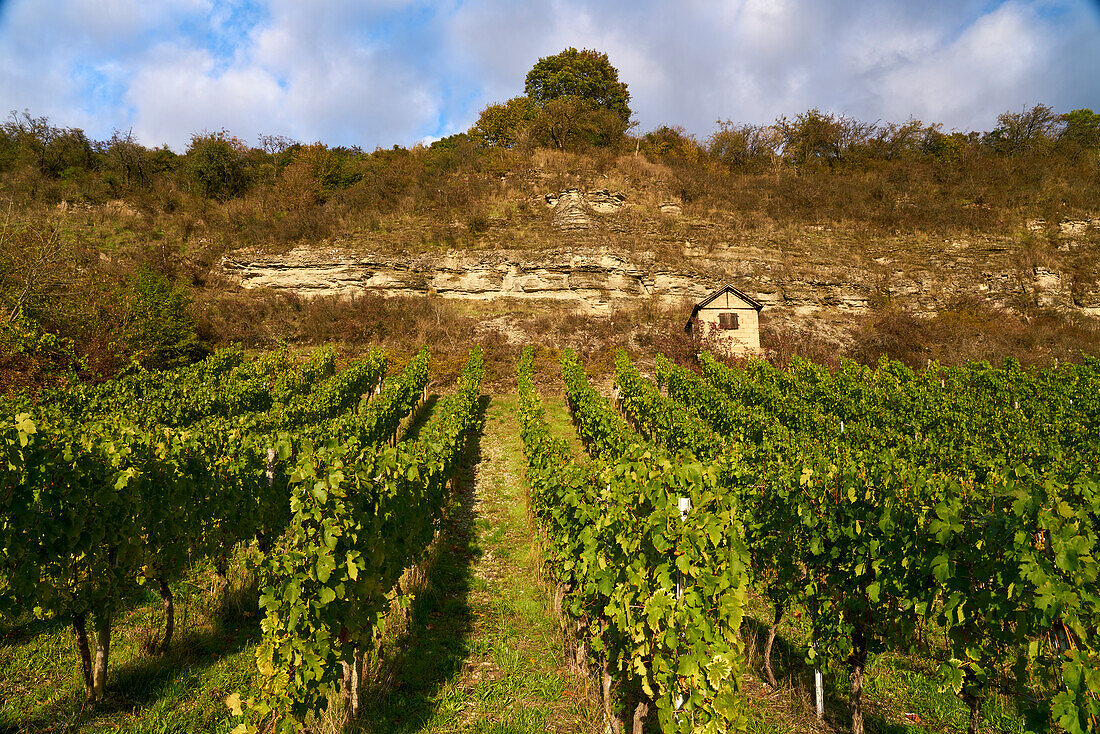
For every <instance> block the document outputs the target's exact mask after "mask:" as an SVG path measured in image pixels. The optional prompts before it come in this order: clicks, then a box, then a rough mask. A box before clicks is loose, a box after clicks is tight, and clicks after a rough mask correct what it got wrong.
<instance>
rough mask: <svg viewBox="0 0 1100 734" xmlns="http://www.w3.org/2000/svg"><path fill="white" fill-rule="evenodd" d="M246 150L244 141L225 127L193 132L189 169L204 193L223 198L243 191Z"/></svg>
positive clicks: (188, 155) (246, 177)
mask: <svg viewBox="0 0 1100 734" xmlns="http://www.w3.org/2000/svg"><path fill="white" fill-rule="evenodd" d="M247 153H248V148H247V147H246V146H245V144H244V143H243V142H242V141H241V140H239V139H238V138H235V137H233V136H231V135H230V134H229V133H228V132H227V131H225V130H219V131H218V132H215V133H203V134H201V135H199V134H197V135H192V136H191V145H190V146H188V148H187V172H188V174H189V175H190V178H191V180H192V182H194V184H195V186H196V188H198V190H199V193H200V194H201V195H202V196H205V197H207V198H210V199H220V200H223V201H224V200H225V199H229V198H231V197H234V196H237V195H238V194H240V193H241V192H242V191H244V189H245V186H246V185H247V184H248V176H247V173H246V169H245V159H246V156H247Z"/></svg>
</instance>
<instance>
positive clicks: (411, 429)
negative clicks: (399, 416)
mask: <svg viewBox="0 0 1100 734" xmlns="http://www.w3.org/2000/svg"><path fill="white" fill-rule="evenodd" d="M438 402H439V396H438V395H435V394H432V395H429V396H428V398H427V400H425V401H424V402H423V403H422V404H421V406H420V409H419V410H417V411H416V415H415V416H413V419H412V420H411V421H409V424H408V425H407V426H406V427H405V432H404V433H402V434H401V435H400V437H399V439H398V440H400V441H415V440H416V437H417V436H419V435H420V429H421V428H423V427H424V424H425V423H427V422H428V419H429V418H431V417H432V412H434V411H435V406H436V403H438Z"/></svg>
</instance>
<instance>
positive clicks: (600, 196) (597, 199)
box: [546, 188, 626, 230]
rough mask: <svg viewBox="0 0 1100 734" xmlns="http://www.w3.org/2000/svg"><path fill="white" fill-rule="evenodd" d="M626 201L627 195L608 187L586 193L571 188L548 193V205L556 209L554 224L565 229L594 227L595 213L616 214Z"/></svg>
mask: <svg viewBox="0 0 1100 734" xmlns="http://www.w3.org/2000/svg"><path fill="white" fill-rule="evenodd" d="M624 201H626V197H625V196H623V195H622V194H619V193H614V194H613V193H611V192H610V191H609V190H607V189H597V190H596V191H589V192H588V193H584V192H582V191H581V190H580V189H577V188H570V189H562V190H561V191H559V192H558V193H556V194H547V195H546V203H547V205H548V206H550V207H551V208H552V209H553V210H554V216H553V224H554V226H555V227H557V228H558V229H564V230H578V229H592V228H593V227H594V225H595V220H594V217H593V215H605V214H615V213H616V212H618V211H619V209H621V208H622V206H623V202H624Z"/></svg>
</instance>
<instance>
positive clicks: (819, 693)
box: [814, 664, 825, 721]
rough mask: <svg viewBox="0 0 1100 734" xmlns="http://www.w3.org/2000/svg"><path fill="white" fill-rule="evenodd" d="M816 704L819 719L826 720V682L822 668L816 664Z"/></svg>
mask: <svg viewBox="0 0 1100 734" xmlns="http://www.w3.org/2000/svg"><path fill="white" fill-rule="evenodd" d="M814 706H815V707H816V708H817V720H818V721H824V720H825V682H824V680H822V677H821V668H819V667H817V665H816V664H815V665H814Z"/></svg>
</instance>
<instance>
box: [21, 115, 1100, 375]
mask: <svg viewBox="0 0 1100 734" xmlns="http://www.w3.org/2000/svg"><path fill="white" fill-rule="evenodd" d="M510 104H512V103H511V102H509V103H506V105H502V106H501V107H507V105H510ZM489 111H490V110H487V111H486V112H485V113H483V115H482V120H481V121H479V125H478V126H475V127H474V128H473V129H471V131H470V132H468V133H463V134H459V135H455V136H452V137H450V138H447V139H444V140H440V141H437V142H435V143H432V144H431V145H428V146H417V147H414V148H412V149H404V148H399V147H394V148H392V149H379V150H376V151H374V152H369V153H368V152H364V151H360V150H358V149H345V148H329V147H327V146H325V145H324V144H321V143H315V144H312V145H302V144H298V143H295V142H293V141H290V140H286V139H282V138H273V137H265V138H264V139H262V140H261V145H260V146H258V147H250V146H248V145H246V144H245V143H244V142H243V141H241V140H238V139H236V138H234V137H233V136H232V135H231V134H229V133H228V132H226V131H220V132H215V133H201V134H196V135H195V136H194V138H193V140H192V143H191V146H190V147H189V149H188V150H187V151H186V152H185V153H184V154H176V153H174V152H172V151H171V150H169V149H167V148H158V149H149V148H145V147H143V146H141V145H139V144H138V143H137V142H135V141H134V140H132V139H130V138H128V137H124V136H120V135H116V136H115V137H114V138H112V139H111V140H108V141H91V140H88V139H87V138H86V137H85V136H84V134H83V133H82V132H81V131H80V130H76V129H62V128H56V127H53V126H52V125H51V124H50V123H49V121H47V120H45V119H42V118H33V117H30V116H29V115H23V116H13V118H12V119H11V120H10V121H9V122H8V123H7V124H6V125H5V126H4V127H3V134H2V135H0V198H2V199H4V200H6V201H7V202H8V206H7V207H5V209H6V210H7V215H6V222H5V224H4V228H3V232H4V234H3V246H2V247H0V250H2V257H3V258H4V260H3V263H4V266H5V267H4V268H3V277H2V281H0V285H2V288H0V294H2V297H3V303H4V306H5V313H6V317H5V322H6V328H5V331H4V335H5V336H4V339H5V341H6V345H7V351H8V355H7V356H5V357H4V358H3V364H2V365H0V368H2V369H3V370H4V375H5V377H4V381H5V383H7V384H11V385H15V384H35V383H36V382H42V381H44V380H46V381H48V379H49V377H48V376H49V375H51V374H55V373H56V372H57V371H58V370H59V369H65V368H66V365H70V366H76V367H77V369H78V370H79V371H81V372H83V373H85V374H87V375H89V376H96V375H99V376H104V375H109V374H112V373H113V372H114V371H117V370H118V369H119V368H121V367H122V366H124V365H125V364H126V363H128V362H129V361H131V360H132V359H135V358H136V359H138V360H139V361H143V362H145V363H147V364H170V363H178V362H179V361H181V360H183V361H185V360H186V359H189V358H191V356H192V355H195V354H198V353H201V351H202V350H203V349H205V348H209V347H211V346H217V345H221V344H225V343H229V342H233V341H240V342H243V343H245V344H246V345H249V346H254V347H259V348H271V347H274V346H277V345H279V344H284V343H286V344H291V345H294V344H313V343H320V342H324V341H329V340H337V341H341V342H343V343H344V344H345V345H346V346H349V347H351V348H355V347H356V345H366V344H368V343H381V344H383V345H384V346H386V347H388V348H390V349H392V350H394V351H396V352H402V351H407V350H408V348H409V345H411V344H418V343H421V342H425V341H427V342H429V343H430V344H432V345H433V346H435V347H436V348H437V351H438V352H439V353H441V354H448V353H449V351H450V349H449V347H448V344H453V345H454V346H455V348H456V350H457V349H458V347H459V346H460V345H465V344H468V343H469V341H470V340H471V339H478V340H482V341H487V342H489V343H490V344H496V345H498V346H500V347H501V348H502V349H504V351H505V352H506V353H507V354H506V355H504V356H507V357H512V356H514V355H513V354H512V352H514V351H515V349H516V348H517V346H518V345H519V344H522V343H529V342H531V341H539V342H540V343H543V344H545V345H546V346H548V347H550V348H551V349H554V348H561V347H563V346H566V345H571V346H575V347H578V348H579V349H581V351H582V354H584V355H585V356H586V357H589V356H593V355H594V356H595V357H596V363H597V364H599V363H600V360H601V359H604V360H605V359H606V357H607V355H608V354H609V353H610V352H609V349H610V347H611V346H612V345H615V344H624V345H626V346H628V347H631V348H635V349H640V348H651V347H657V348H659V349H663V350H665V351H666V352H672V353H686V352H688V351H690V349H691V346H690V344H687V343H686V342H685V341H684V337H683V336H682V335H681V332H682V328H681V327H682V322H683V319H684V318H685V314H686V311H685V304H686V303H687V302H690V300H691V299H694V298H697V297H699V296H700V295H702V294H704V293H706V292H707V291H708V290H709V289H711V288H713V287H714V286H716V285H717V284H720V283H722V282H730V283H732V284H733V285H735V286H736V287H738V288H741V289H743V290H744V291H746V292H748V293H751V294H752V295H753V296H754V297H758V298H759V299H760V300H761V301H762V302H764V303H765V304H766V306H767V308H766V309H765V311H764V319H765V321H764V333H763V339H764V344H765V346H766V348H768V349H769V350H770V352H769V353H770V354H771V355H772V356H773V357H775V358H777V359H780V360H782V359H785V358H786V357H789V356H790V355H791V354H796V353H798V354H805V355H808V356H813V357H817V358H820V359H825V360H826V361H835V360H836V358H837V356H838V355H844V354H846V355H849V356H852V357H854V358H857V359H861V360H863V361H873V360H874V359H876V358H877V356H878V354H880V353H886V354H889V355H890V356H893V357H897V358H901V359H903V360H906V361H909V362H910V363H923V362H924V361H926V360H928V359H939V360H941V361H945V362H950V361H956V360H962V359H973V358H989V359H993V360H998V359H1000V358H1002V357H1005V356H1015V357H1018V358H1020V359H1022V360H1024V361H1025V362H1036V361H1048V360H1051V359H1053V358H1054V357H1060V358H1063V359H1065V358H1074V357H1075V356H1077V355H1079V354H1080V350H1084V351H1085V352H1087V353H1095V352H1096V351H1097V348H1098V342H1100V340H1098V339H1097V333H1098V332H1097V326H1096V324H1097V318H1096V317H1097V315H1098V314H1100V282H1098V270H1100V269H1098V267H1097V252H1098V248H1100V175H1098V150H1100V142H1098V139H1097V134H1096V130H1097V121H1098V120H1100V115H1095V114H1093V113H1091V111H1088V110H1083V111H1075V112H1073V113H1066V114H1063V115H1057V114H1055V113H1054V112H1053V111H1051V110H1050V109H1049V108H1045V107H1043V106H1042V105H1040V106H1038V107H1036V108H1033V109H1032V110H1030V111H1025V112H1023V113H1006V114H1005V115H1002V117H1001V120H1000V122H1001V123H1002V124H1001V126H1000V127H998V128H997V129H995V130H993V131H989V132H986V133H966V134H964V133H951V134H945V133H943V132H941V131H940V129H939V126H937V125H924V124H922V123H919V122H915V121H910V122H909V123H906V124H904V125H892V124H887V125H881V124H877V125H868V124H864V123H859V122H858V121H855V120H851V119H849V118H845V117H842V116H834V115H830V114H825V113H821V112H818V111H816V110H811V111H809V112H807V113H805V114H802V115H799V116H798V117H797V118H795V119H794V120H788V119H786V118H781V119H780V120H778V121H777V122H776V124H775V125H771V126H748V125H733V124H730V123H724V124H722V125H721V126H720V127H719V129H718V130H717V131H716V132H715V133H714V134H713V135H711V136H710V137H709V138H708V139H706V140H702V141H700V140H697V139H696V138H694V137H692V136H690V135H688V134H686V133H685V132H683V131H682V130H677V129H672V128H661V129H658V130H654V131H650V132H648V133H645V134H633V133H632V132H630V131H629V128H627V127H626V126H623V127H624V129H622V130H620V131H619V133H618V135H617V136H612V138H611V139H603V138H600V137H599V135H595V134H593V133H591V131H589V132H585V130H584V129H583V128H582V129H581V131H580V133H579V134H578V135H577V136H575V137H574V138H572V139H566V140H565V142H560V143H558V144H554V141H553V140H551V139H548V138H545V137H542V138H540V137H539V128H538V126H537V124H536V123H537V120H536V122H530V121H529V122H527V123H523V124H521V125H520V127H519V128H518V131H517V132H516V133H515V136H514V139H508V140H502V139H501V138H500V137H499V136H498V137H497V138H494V137H493V136H492V135H490V134H488V133H487V132H486V130H485V129H484V128H485V127H486V125H487V123H486V122H485V118H486V116H487V113H489ZM540 114H545V113H540ZM489 117H491V115H489ZM523 125H527V127H524V126H523ZM255 285H262V286H264V287H259V288H257V287H251V286H255ZM16 314H18V315H19V318H16ZM17 322H18V328H13V327H14V326H15V325H16V324H17ZM444 323H445V324H446V325H447V328H446V329H440V328H439V327H440V326H442V325H443V324H444ZM51 335H52V337H61V338H62V341H61V342H60V343H59V345H54V346H49V345H47V344H46V343H47V342H49V339H50V338H51ZM456 354H457V351H456ZM490 366H491V365H490ZM502 374H503V373H502Z"/></svg>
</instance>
